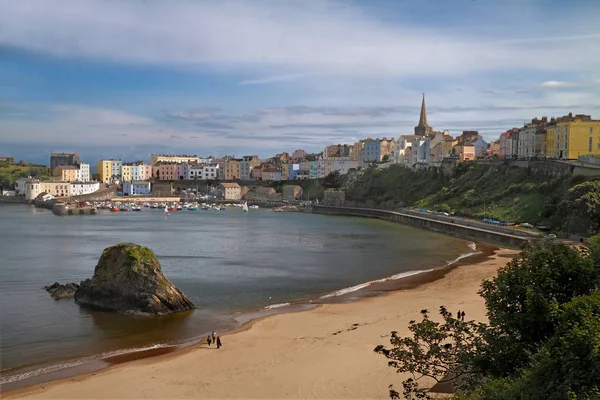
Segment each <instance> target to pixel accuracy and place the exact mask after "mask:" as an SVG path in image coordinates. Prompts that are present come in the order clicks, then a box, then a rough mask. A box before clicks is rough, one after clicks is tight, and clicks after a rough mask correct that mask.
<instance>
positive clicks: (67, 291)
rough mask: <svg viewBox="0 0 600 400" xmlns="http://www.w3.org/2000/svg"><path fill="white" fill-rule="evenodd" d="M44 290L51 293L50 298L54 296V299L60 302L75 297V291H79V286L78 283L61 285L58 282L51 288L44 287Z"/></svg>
mask: <svg viewBox="0 0 600 400" xmlns="http://www.w3.org/2000/svg"><path fill="white" fill-rule="evenodd" d="M44 289H46V291H47V292H48V293H50V296H52V298H53V299H55V300H59V299H65V298H69V297H73V296H74V295H75V291H77V289H79V285H78V284H76V283H66V284H64V285H61V284H60V283H58V282H54V283H53V284H52V285H50V286H44Z"/></svg>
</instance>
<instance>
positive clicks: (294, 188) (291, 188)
mask: <svg viewBox="0 0 600 400" xmlns="http://www.w3.org/2000/svg"><path fill="white" fill-rule="evenodd" d="M281 192H282V194H283V199H284V200H298V199H299V198H301V197H302V193H303V189H302V186H299V185H284V186H283V188H282V190H281Z"/></svg>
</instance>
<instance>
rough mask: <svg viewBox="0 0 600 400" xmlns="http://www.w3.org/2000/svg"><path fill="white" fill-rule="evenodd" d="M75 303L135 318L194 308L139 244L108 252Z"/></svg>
mask: <svg viewBox="0 0 600 400" xmlns="http://www.w3.org/2000/svg"><path fill="white" fill-rule="evenodd" d="M75 302H76V303H78V304H79V305H81V306H83V307H88V308H93V309H100V310H106V311H116V312H119V313H123V314H132V315H165V314H170V313H174V312H179V311H185V310H191V309H193V308H194V304H193V303H192V302H191V301H190V300H189V299H188V298H187V297H186V296H185V295H184V294H183V292H182V291H181V290H179V289H178V288H176V287H175V286H174V285H173V284H172V283H171V282H170V281H169V280H168V279H167V277H166V276H165V275H164V274H163V273H162V272H161V268H160V263H159V262H158V260H157V259H156V256H155V255H154V253H153V252H152V250H150V249H149V248H147V247H142V246H140V245H138V244H135V243H121V244H118V245H115V246H111V247H107V248H106V249H104V251H103V252H102V256H101V257H100V260H99V261H98V265H96V269H95V270H94V276H93V277H92V279H86V280H85V281H82V282H81V285H80V286H79V289H77V291H76V292H75Z"/></svg>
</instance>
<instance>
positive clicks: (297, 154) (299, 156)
mask: <svg viewBox="0 0 600 400" xmlns="http://www.w3.org/2000/svg"><path fill="white" fill-rule="evenodd" d="M305 157H306V152H305V151H304V150H302V149H298V150H296V151H294V152H293V153H292V160H303V159H304V158H305Z"/></svg>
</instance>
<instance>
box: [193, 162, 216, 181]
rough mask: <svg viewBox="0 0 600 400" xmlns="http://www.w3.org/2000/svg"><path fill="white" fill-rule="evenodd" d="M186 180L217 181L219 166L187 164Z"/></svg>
mask: <svg viewBox="0 0 600 400" xmlns="http://www.w3.org/2000/svg"><path fill="white" fill-rule="evenodd" d="M188 179H194V180H203V181H208V180H217V179H219V164H189V175H188Z"/></svg>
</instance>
